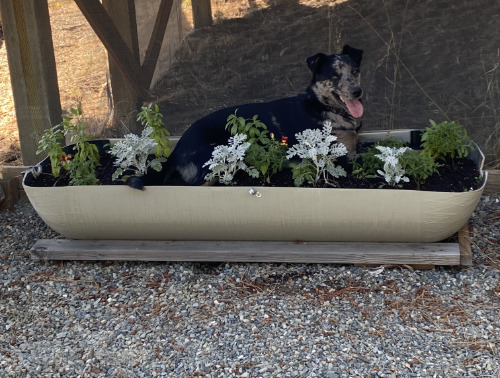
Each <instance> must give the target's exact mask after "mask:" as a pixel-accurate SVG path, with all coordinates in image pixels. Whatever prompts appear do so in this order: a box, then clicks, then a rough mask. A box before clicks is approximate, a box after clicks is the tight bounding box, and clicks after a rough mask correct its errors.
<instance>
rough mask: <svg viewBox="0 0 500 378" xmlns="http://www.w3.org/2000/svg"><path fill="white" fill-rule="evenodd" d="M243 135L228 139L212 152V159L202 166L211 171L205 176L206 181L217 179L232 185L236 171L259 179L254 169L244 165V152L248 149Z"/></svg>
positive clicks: (247, 143)
mask: <svg viewBox="0 0 500 378" xmlns="http://www.w3.org/2000/svg"><path fill="white" fill-rule="evenodd" d="M246 139H247V136H246V135H245V134H236V135H234V136H232V137H230V138H229V142H228V144H227V145H222V146H217V147H215V148H214V151H213V152H212V158H211V159H210V160H209V161H207V162H206V163H205V164H203V167H207V166H208V169H209V170H210V171H211V172H210V173H209V174H207V175H206V176H205V180H206V181H212V180H214V179H218V180H219V182H220V183H222V184H225V185H230V184H234V182H233V180H234V176H235V174H236V173H237V172H238V171H240V170H241V171H244V172H246V173H248V175H250V176H251V177H259V172H258V171H257V169H255V168H254V167H251V166H250V167H249V166H247V165H246V164H245V161H244V160H245V152H246V150H247V149H248V147H250V143H249V142H246Z"/></svg>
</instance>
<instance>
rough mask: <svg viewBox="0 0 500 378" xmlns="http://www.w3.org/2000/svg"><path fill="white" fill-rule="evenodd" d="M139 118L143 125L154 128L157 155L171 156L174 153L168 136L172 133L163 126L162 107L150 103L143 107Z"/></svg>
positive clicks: (152, 134) (152, 136)
mask: <svg viewBox="0 0 500 378" xmlns="http://www.w3.org/2000/svg"><path fill="white" fill-rule="evenodd" d="M137 120H138V121H139V122H141V124H142V125H143V126H149V127H151V128H152V132H151V138H153V139H154V140H155V142H156V147H155V152H154V153H155V156H156V157H157V158H160V157H165V158H167V157H169V156H170V154H171V153H172V142H171V141H170V139H169V138H168V137H169V136H170V133H169V132H168V131H167V130H166V129H165V128H164V127H163V126H164V123H163V114H161V113H160V108H159V107H158V105H157V104H155V106H154V108H153V104H149V105H148V106H147V107H146V106H143V107H141V111H140V112H139V114H138V115H137Z"/></svg>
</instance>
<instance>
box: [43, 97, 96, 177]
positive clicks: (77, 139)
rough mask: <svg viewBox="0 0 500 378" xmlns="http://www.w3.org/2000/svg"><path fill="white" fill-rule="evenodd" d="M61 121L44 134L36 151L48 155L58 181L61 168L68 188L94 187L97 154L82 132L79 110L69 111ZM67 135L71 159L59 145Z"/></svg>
mask: <svg viewBox="0 0 500 378" xmlns="http://www.w3.org/2000/svg"><path fill="white" fill-rule="evenodd" d="M62 119H63V121H62V122H61V123H60V124H58V125H55V126H53V127H52V128H51V129H49V130H47V131H45V133H44V135H43V136H42V138H41V140H40V142H39V151H40V152H41V151H48V155H49V157H50V162H51V165H52V174H54V173H56V174H55V175H54V177H59V174H60V172H61V168H64V169H66V170H67V171H68V173H69V177H70V181H69V184H70V185H95V184H97V183H98V180H97V177H96V175H95V169H96V167H97V166H98V165H99V160H100V156H99V150H98V148H97V146H96V145H95V144H93V143H90V141H91V140H92V136H91V135H88V134H87V133H86V132H85V130H86V129H87V127H86V126H85V122H84V120H83V113H82V108H81V106H80V105H78V106H77V107H76V108H71V109H70V114H63V115H62ZM68 135H69V136H70V141H71V142H72V143H74V147H73V151H75V153H74V154H73V155H70V154H66V153H64V151H63V150H62V147H61V145H60V142H62V141H63V140H64V137H66V136H68Z"/></svg>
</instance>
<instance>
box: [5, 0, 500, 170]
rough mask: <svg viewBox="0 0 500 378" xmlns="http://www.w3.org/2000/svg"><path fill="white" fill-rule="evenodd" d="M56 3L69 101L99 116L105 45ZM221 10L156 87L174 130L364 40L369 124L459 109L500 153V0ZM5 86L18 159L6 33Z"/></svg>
mask: <svg viewBox="0 0 500 378" xmlns="http://www.w3.org/2000/svg"><path fill="white" fill-rule="evenodd" d="M183 3H184V6H185V7H186V9H187V10H189V8H190V5H189V1H187V0H186V1H184V2H183ZM49 9H50V14H51V22H52V28H53V36H54V46H55V50H56V63H57V68H58V77H59V86H60V90H61V101H62V107H63V109H67V108H69V107H70V106H74V105H75V104H76V103H77V102H79V101H81V102H82V105H83V109H84V112H85V114H86V115H87V117H89V118H90V119H91V122H93V123H99V122H102V120H103V119H105V117H106V115H107V113H108V109H107V99H106V96H105V91H104V88H105V83H106V69H107V63H106V54H105V51H104V48H103V47H102V45H101V44H100V42H99V41H98V39H97V37H96V36H95V34H94V33H93V31H92V30H91V29H90V27H89V26H88V24H87V23H86V21H85V19H84V18H83V16H82V15H81V14H80V12H79V10H78V8H77V7H76V6H75V5H74V3H73V2H72V1H70V0H61V1H54V0H49ZM212 11H213V14H214V18H215V21H216V22H215V24H214V25H213V26H212V27H209V28H204V29H201V30H196V31H194V32H192V33H190V34H189V35H188V36H187V37H186V38H185V40H184V42H183V44H182V46H181V48H180V50H179V51H178V53H177V55H176V59H175V62H174V64H173V65H172V66H171V67H170V69H169V71H168V73H167V75H166V76H165V78H164V79H162V80H161V81H160V82H159V83H158V84H157V86H156V87H155V88H154V90H153V95H154V98H153V99H154V100H155V101H157V102H159V104H160V107H161V109H162V112H163V113H164V118H165V121H166V126H167V128H168V129H169V130H170V131H171V133H172V134H173V135H178V134H180V133H182V131H183V130H185V128H186V127H187V126H188V125H189V124H191V123H192V122H193V121H195V120H196V119H198V118H200V117H202V116H203V115H206V114H208V113H210V112H212V111H214V110H216V109H219V108H221V107H224V106H230V105H237V104H238V103H246V102H259V101H266V100H271V99H275V98H279V97H285V96H292V95H295V94H297V93H299V92H301V91H303V90H304V89H305V88H306V86H307V85H308V82H309V80H310V74H309V72H308V68H307V66H306V64H305V59H306V58H307V57H308V56H310V55H313V54H315V53H317V52H325V53H335V52H338V51H340V50H341V48H342V46H343V44H346V43H347V44H350V45H352V46H353V47H356V48H360V49H363V50H364V51H365V55H364V59H363V62H362V72H363V86H364V90H365V96H364V105H365V115H364V116H363V128H364V130H379V129H395V128H423V127H425V126H427V125H428V119H434V120H436V121H442V120H446V119H451V120H458V121H460V122H461V123H462V124H463V125H464V126H466V127H467V130H468V131H469V133H470V135H471V136H472V137H473V139H474V140H476V141H477V142H478V143H479V144H480V146H481V147H482V148H483V149H484V151H485V152H486V155H487V161H488V162H489V164H490V166H494V165H495V164H498V163H499V162H500V151H499V147H500V145H499V140H500V114H499V112H500V84H499V81H500V80H499V78H500V74H499V66H500V34H499V33H498V30H500V3H499V2H492V1H491V0H472V1H471V0H446V1H441V2H436V1H432V0H424V1H420V2H412V1H409V0H408V1H401V0H370V1H368V0H345V1H331V0H300V1H299V0H260V1H259V0H212ZM187 18H188V19H189V18H190V17H189V14H187ZM0 44H1V42H0ZM0 91H1V93H2V98H1V99H0V165H1V164H11V165H12V164H20V163H21V162H20V154H19V142H18V136H17V126H16V123H15V114H14V105H13V100H12V95H11V92H10V81H9V77H8V69H7V59H6V54H5V46H4V44H1V46H0Z"/></svg>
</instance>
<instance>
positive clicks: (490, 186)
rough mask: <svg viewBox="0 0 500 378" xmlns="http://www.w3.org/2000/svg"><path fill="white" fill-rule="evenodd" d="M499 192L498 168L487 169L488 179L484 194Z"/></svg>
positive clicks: (499, 178)
mask: <svg viewBox="0 0 500 378" xmlns="http://www.w3.org/2000/svg"><path fill="white" fill-rule="evenodd" d="M499 193H500V169H490V170H488V181H487V182H486V186H485V188H484V194H499Z"/></svg>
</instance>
